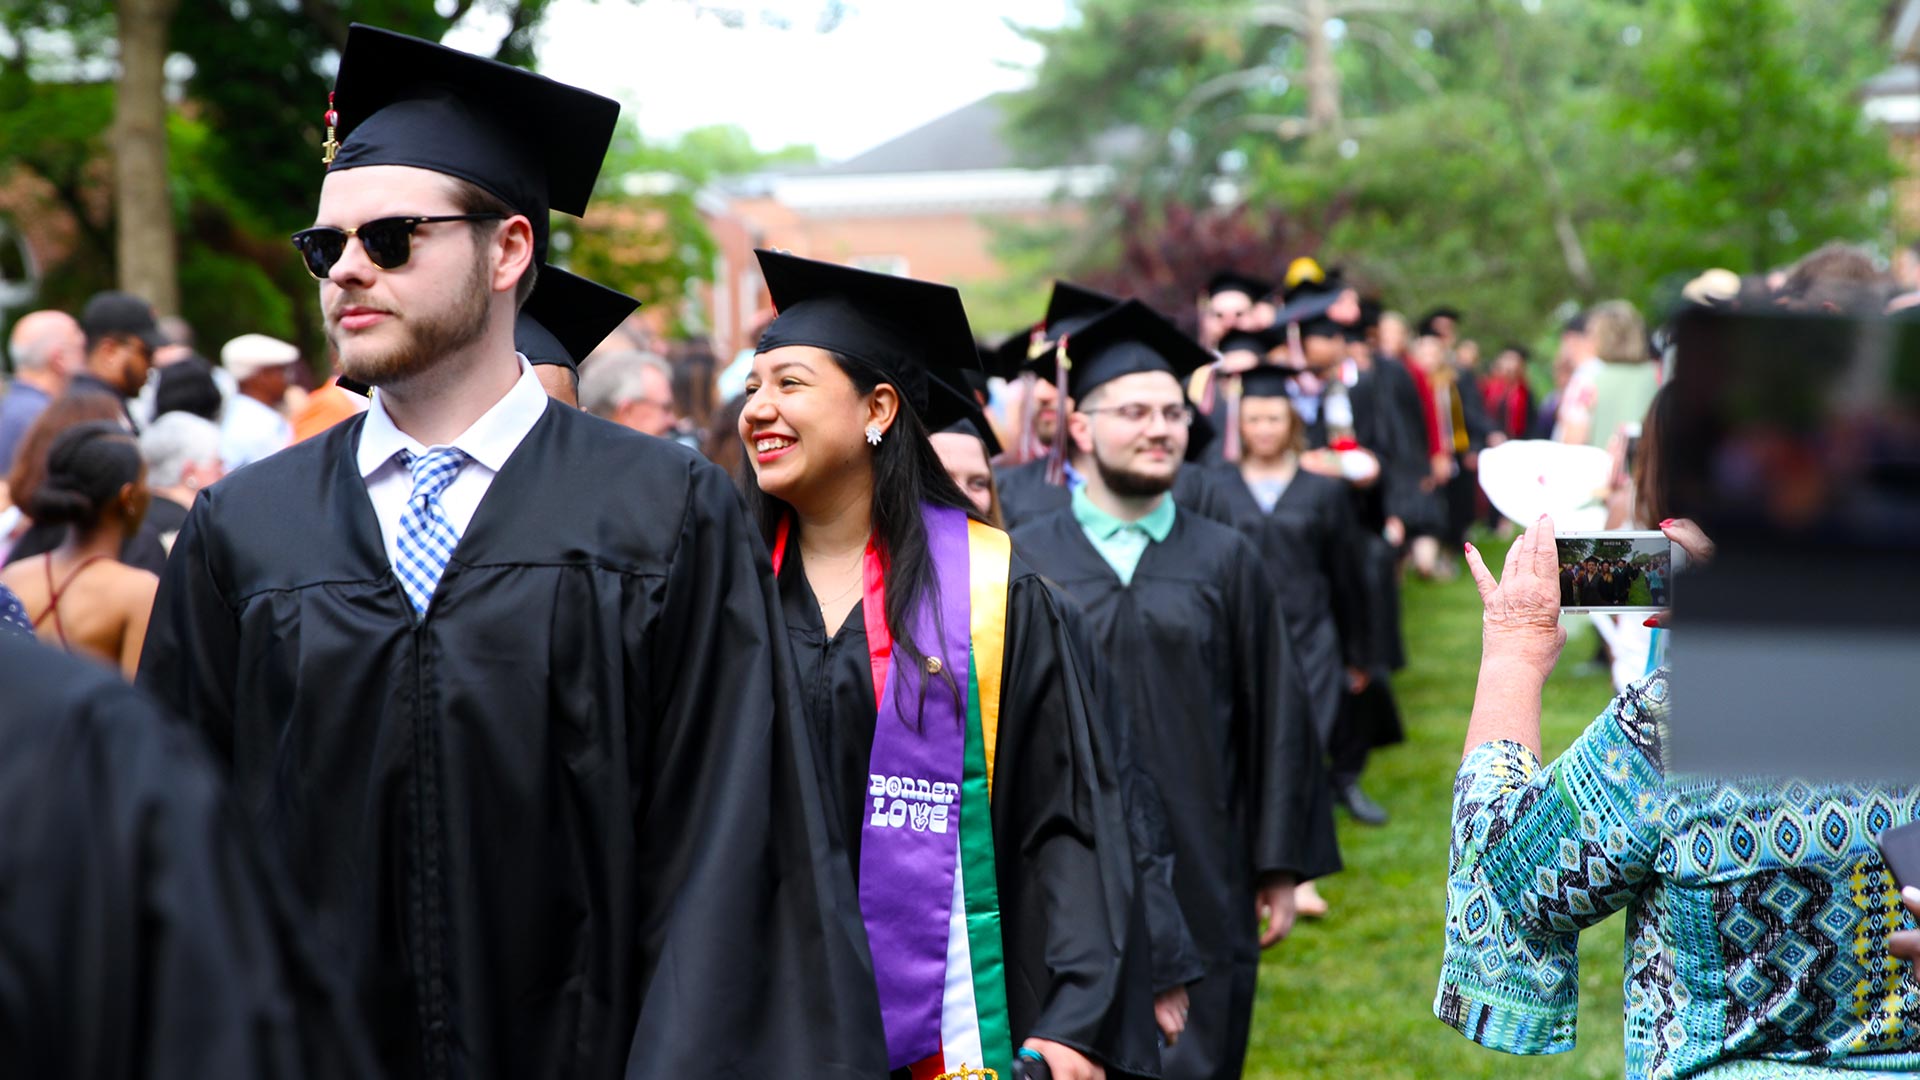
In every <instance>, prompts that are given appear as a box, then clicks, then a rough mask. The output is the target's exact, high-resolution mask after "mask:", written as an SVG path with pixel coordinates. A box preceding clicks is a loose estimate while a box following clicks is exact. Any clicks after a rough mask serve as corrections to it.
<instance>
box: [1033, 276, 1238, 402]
mask: <svg viewBox="0 0 1920 1080" xmlns="http://www.w3.org/2000/svg"><path fill="white" fill-rule="evenodd" d="M1061 353H1062V354H1063V357H1064V360H1063V362H1064V363H1065V364H1066V366H1067V385H1068V388H1069V391H1070V393H1071V395H1072V397H1073V398H1074V399H1075V400H1076V401H1085V400H1086V399H1087V395H1088V394H1090V393H1092V392H1093V391H1094V390H1095V389H1097V388H1099V387H1100V386H1102V385H1104V384H1106V383H1109V382H1112V381H1113V380H1115V379H1118V378H1120V377H1122V376H1125V375H1134V374H1138V373H1140V372H1143V371H1164V372H1166V373H1168V374H1170V375H1172V376H1173V377H1174V378H1175V379H1176V380H1177V381H1179V383H1180V384H1181V385H1182V386H1185V385H1186V382H1187V376H1189V375H1192V374H1193V373H1194V372H1195V371H1198V370H1199V369H1200V368H1202V367H1205V366H1206V365H1208V364H1211V363H1212V362H1213V353H1211V352H1209V351H1208V350H1207V349H1206V348H1204V347H1202V346H1201V344H1200V343H1199V342H1197V341H1195V340H1193V339H1192V338H1190V337H1188V336H1187V335H1185V334H1183V333H1181V332H1180V330H1179V328H1177V327H1175V326H1174V325H1173V324H1172V323H1170V322H1168V321H1167V320H1166V319H1164V318H1162V317H1161V316H1160V315H1159V314H1158V313H1157V312H1155V311H1154V310H1153V309H1152V308H1150V307H1148V306H1147V305H1145V304H1143V303H1141V302H1140V301H1138V300H1128V301H1127V302H1126V303H1123V304H1121V305H1120V306H1119V307H1116V308H1114V309H1113V310H1112V311H1109V312H1108V313H1107V314H1105V315H1102V316H1101V317H1100V318H1099V319H1097V320H1095V321H1094V322H1093V323H1092V324H1091V325H1090V326H1088V327H1087V328H1086V329H1085V330H1082V331H1080V332H1079V333H1078V334H1074V335H1072V336H1070V337H1069V338H1068V339H1067V341H1066V343H1065V348H1063V349H1062V350H1061Z"/></svg>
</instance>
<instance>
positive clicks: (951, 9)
mask: <svg viewBox="0 0 1920 1080" xmlns="http://www.w3.org/2000/svg"><path fill="white" fill-rule="evenodd" d="M705 2H706V3H708V4H709V5H718V6H730V7H746V8H748V9H749V10H751V11H753V12H759V11H767V10H770V11H774V12H776V13H779V14H781V15H785V16H787V17H789V18H790V19H791V20H792V21H793V22H794V23H795V25H796V27H798V28H796V29H790V30H779V29H774V28H771V27H768V26H765V25H759V24H757V23H756V22H753V21H750V22H749V24H748V25H747V26H746V27H744V28H742V29H729V28H727V27H725V26H723V25H722V24H721V23H720V22H719V21H718V20H717V19H715V18H714V17H713V16H711V15H702V14H701V13H700V12H699V10H698V7H697V6H696V3H695V2H694V0H640V2H638V3H635V2H631V0H598V2H595V0H555V2H554V4H553V6H552V7H551V8H550V9H549V10H548V14H547V16H546V19H545V21H544V22H543V23H542V24H541V30H540V47H539V58H540V69H541V70H542V71H543V72H544V73H546V74H548V75H551V76H553V77H555V78H557V79H561V80H563V81H565V82H569V83H574V84H576V85H579V86H583V87H586V88H588V89H591V90H597V91H599V92H600V93H603V94H607V95H609V96H611V97H615V98H618V99H619V100H620V102H621V103H622V104H623V105H624V106H625V107H626V110H627V114H628V115H630V116H632V117H633V118H634V119H635V120H636V121H637V122H638V123H639V125H640V129H641V132H642V133H643V134H644V135H646V136H647V137H648V138H650V139H660V138H667V137H670V136H672V135H674V134H677V133H679V132H681V131H685V130H686V129H688V128H693V127H700V126H703V125H706V124H720V123H732V124H738V125H740V126H741V127H744V128H745V129H746V130H747V132H748V133H749V134H751V135H752V136H753V140H754V143H755V145H757V146H760V147H762V148H766V149H771V148H774V147H778V146H783V145H786V144H789V143H812V144H813V145H815V146H816V147H818V148H819V149H820V152H821V154H822V155H824V156H826V157H827V158H829V159H843V158H847V157H851V156H852V155H854V154H857V153H859V152H861V151H862V150H866V149H868V148H869V147H872V146H875V145H877V144H879V143H881V142H884V141H886V140H887V139H890V138H892V137H893V136H895V135H899V134H901V133H903V132H906V131H910V130H912V129H913V128H915V127H918V126H919V125H921V124H923V123H925V122H927V121H929V120H932V119H934V118H935V117H938V116H940V115H942V114H944V113H947V112H951V111H952V110H954V109H957V108H960V107H961V106H963V105H966V104H968V103H970V102H972V101H975V100H977V99H978V98H981V97H984V96H985V95H987V94H990V93H993V92H995V91H998V90H1011V89H1016V88H1018V87H1020V86H1022V85H1024V83H1025V82H1026V80H1027V75H1026V73H1025V71H1024V70H1022V69H1029V68H1031V66H1032V65H1033V64H1035V63H1037V62H1038V60H1039V50H1038V49H1035V48H1034V47H1032V46H1031V45H1029V44H1027V43H1026V42H1024V41H1022V40H1021V39H1020V37H1019V36H1018V35H1016V34H1015V33H1013V31H1011V30H1009V29H1008V28H1007V26H1006V20H1007V19H1013V20H1014V21H1015V22H1017V23H1020V24H1023V25H1043V26H1053V25H1058V24H1059V23H1060V21H1061V20H1062V19H1063V18H1064V17H1065V15H1066V10H1067V6H1068V2H1069V0H847V6H848V8H849V12H848V14H847V15H846V17H845V19H844V20H843V21H842V22H841V24H840V25H839V27H838V28H837V29H835V30H833V31H832V32H831V33H826V34H821V33H816V32H815V31H814V30H813V29H812V25H813V23H814V21H815V19H816V18H817V16H818V14H819V12H820V10H821V6H822V2H821V0H705ZM490 35H491V36H490ZM497 35H498V30H497V29H496V28H493V27H490V26H486V25H477V26H473V27H471V28H466V27H463V28H461V29H460V30H456V32H455V33H453V34H449V35H448V37H447V39H446V40H447V43H448V44H450V45H455V46H462V45H464V46H466V47H470V48H483V47H484V48H490V46H491V40H492V37H497ZM1009 63H1010V64H1013V65H1016V67H1015V68H1013V69H1009V68H1008V67H1007V66H1006V65H1007V64H1009Z"/></svg>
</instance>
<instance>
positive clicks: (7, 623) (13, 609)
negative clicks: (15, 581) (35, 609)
mask: <svg viewBox="0 0 1920 1080" xmlns="http://www.w3.org/2000/svg"><path fill="white" fill-rule="evenodd" d="M8 633H11V634H19V635H20V636H22V637H32V636H33V620H32V619H29V618H27V607H26V605H25V604H22V603H21V602H20V598H19V597H18V596H15V595H14V594H13V590H12V589H9V588H7V587H6V586H5V585H0V634H8Z"/></svg>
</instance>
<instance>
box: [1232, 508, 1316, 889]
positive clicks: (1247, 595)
mask: <svg viewBox="0 0 1920 1080" xmlns="http://www.w3.org/2000/svg"><path fill="white" fill-rule="evenodd" d="M1230 563H1231V570H1230V573H1231V574H1232V577H1233V580H1234V582H1235V587H1234V588H1233V589H1232V591H1231V596H1230V602H1231V603H1232V604H1233V605H1234V611H1235V614H1234V618H1233V626H1234V643H1233V647H1234V648H1236V649H1238V650H1239V651H1240V655H1239V656H1238V657H1237V658H1236V660H1237V663H1236V664H1235V670H1236V671H1237V672H1239V673H1240V677H1239V678H1238V679H1236V680H1235V681H1236V683H1237V685H1236V686H1235V688H1234V693H1235V712H1236V714H1237V716H1238V717H1239V729H1240V732H1241V737H1242V738H1243V739H1244V740H1245V744H1244V745H1245V746H1246V757H1245V759H1244V760H1245V761H1246V762H1247V766H1246V767H1247V768H1248V769H1250V770H1251V775H1250V776H1248V777H1247V778H1246V782H1247V785H1248V790H1249V791H1250V792H1252V794H1253V799H1252V809H1253V820H1252V828H1251V829H1250V830H1249V837H1250V839H1251V840H1252V843H1253V851H1252V853H1251V854H1252V864H1253V870H1254V876H1255V880H1256V881H1258V880H1259V879H1261V878H1264V877H1267V876H1269V875H1272V874H1281V873H1285V874H1292V875H1293V876H1294V877H1295V878H1296V879H1298V880H1299V881H1310V880H1312V879H1314V878H1317V877H1323V876H1325V875H1327V874H1331V873H1334V872H1335V871H1338V870H1339V869H1340V852H1339V844H1338V841H1336V840H1335V838H1334V829H1333V792H1332V787H1331V785H1330V784H1329V782H1328V780H1327V771H1326V768H1325V767H1324V764H1323V762H1322V760H1321V750H1320V741H1319V739H1318V737H1317V736H1316V735H1315V734H1314V730H1313V724H1312V721H1311V719H1310V717H1311V715H1312V714H1311V711H1310V709H1309V707H1308V702H1307V693H1306V686H1305V683H1304V682H1303V681H1302V680H1301V677H1300V667H1299V661H1298V660H1297V659H1296V658H1295V655H1294V652H1293V646H1292V644H1291V643H1290V642H1289V640H1288V637H1287V628H1286V623H1285V621H1284V619H1283V618H1282V616H1281V613H1280V606H1279V605H1278V604H1277V603H1275V602H1274V595H1275V594H1274V588H1273V585H1272V583H1271V581H1270V580H1269V579H1268V577H1267V572H1266V569H1265V567H1264V566H1262V565H1261V562H1260V557H1259V554H1258V553H1257V552H1256V551H1255V550H1254V549H1253V547H1252V545H1251V544H1249V543H1248V542H1247V540H1246V538H1245V537H1240V536H1236V537H1234V550H1233V553H1232V556H1231V558H1230ZM1248 917H1249V918H1251V917H1252V915H1251V913H1249V915H1248Z"/></svg>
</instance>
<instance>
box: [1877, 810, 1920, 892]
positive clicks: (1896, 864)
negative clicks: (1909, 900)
mask: <svg viewBox="0 0 1920 1080" xmlns="http://www.w3.org/2000/svg"><path fill="white" fill-rule="evenodd" d="M1877 842H1878V843H1879V845H1880V859H1881V861H1883V862H1885V863H1886V864H1887V869H1889V870H1891V871H1893V880H1895V881H1897V882H1899V883H1900V887H1901V888H1903V889H1904V888H1906V887H1907V886H1909V885H1914V886H1920V821H1912V822H1908V823H1907V824H1905V825H1901V826H1899V827H1897V828H1892V829H1888V830H1887V831H1886V832H1883V833H1881V834H1880V836H1879V838H1878V841H1877Z"/></svg>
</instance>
